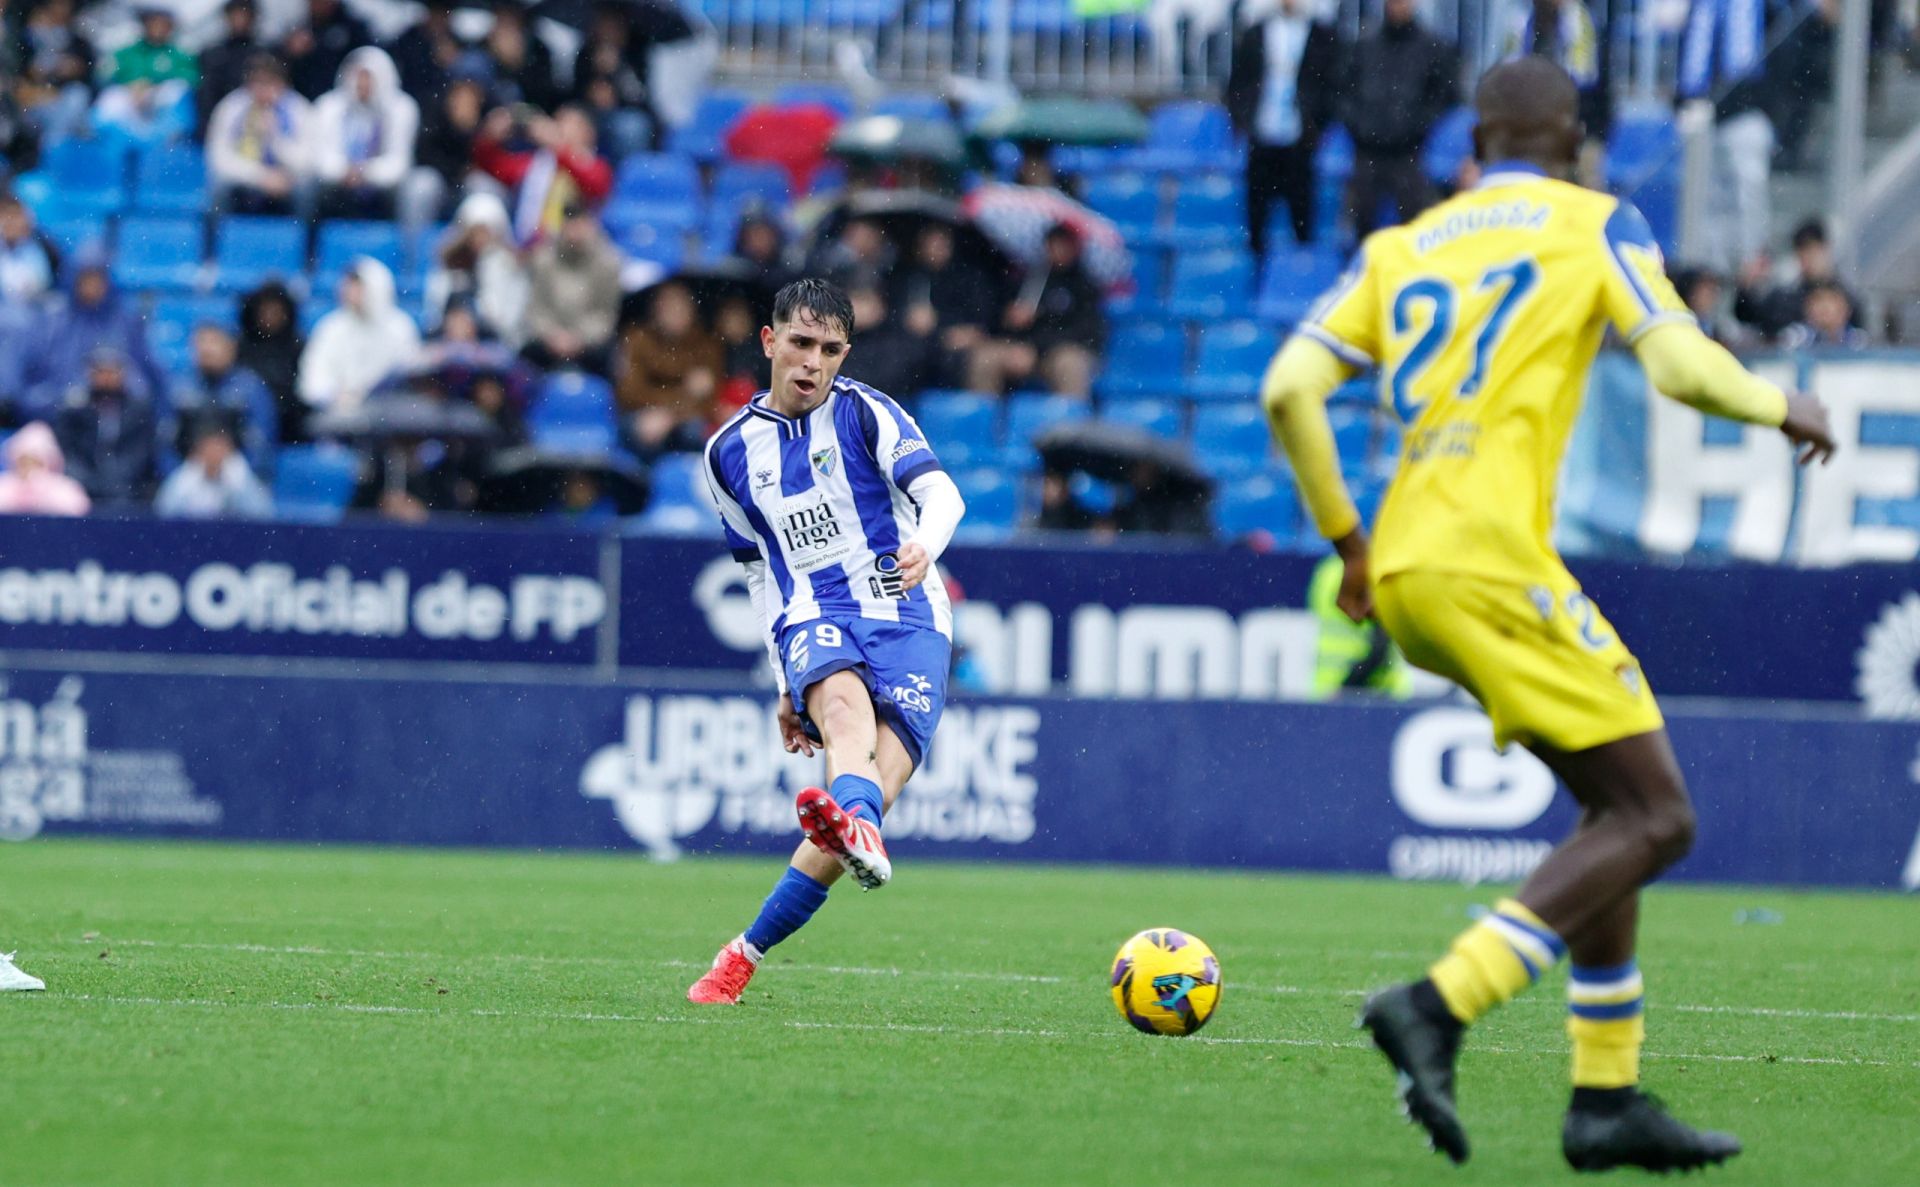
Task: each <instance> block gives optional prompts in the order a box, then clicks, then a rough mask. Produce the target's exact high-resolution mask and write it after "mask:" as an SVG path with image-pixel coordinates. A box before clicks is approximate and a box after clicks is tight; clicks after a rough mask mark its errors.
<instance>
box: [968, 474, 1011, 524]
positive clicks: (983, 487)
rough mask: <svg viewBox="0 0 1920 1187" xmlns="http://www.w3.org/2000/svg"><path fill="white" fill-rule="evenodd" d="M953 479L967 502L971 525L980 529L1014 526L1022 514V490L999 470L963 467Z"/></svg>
mask: <svg viewBox="0 0 1920 1187" xmlns="http://www.w3.org/2000/svg"><path fill="white" fill-rule="evenodd" d="M953 482H954V485H955V486H958V487H959V488H960V496H961V497H962V498H964V499H965V500H966V501H967V520H966V522H967V526H968V527H970V528H972V529H975V530H978V529H981V528H997V529H1000V530H1002V531H1005V530H1009V529H1011V528H1012V527H1013V526H1014V525H1015V523H1016V522H1017V521H1018V520H1019V517H1020V491H1019V488H1018V487H1017V486H1015V484H1014V482H1013V480H1012V479H1010V478H1008V477H1007V476H1006V475H1005V474H1003V473H1001V472H1000V471H998V470H988V469H972V470H961V471H958V472H957V473H955V474H954V476H953Z"/></svg>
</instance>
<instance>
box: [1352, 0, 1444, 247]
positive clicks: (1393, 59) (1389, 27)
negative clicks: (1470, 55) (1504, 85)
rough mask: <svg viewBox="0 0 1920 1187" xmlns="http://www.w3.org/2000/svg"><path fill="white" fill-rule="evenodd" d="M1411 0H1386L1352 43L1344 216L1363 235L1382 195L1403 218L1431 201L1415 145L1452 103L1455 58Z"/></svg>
mask: <svg viewBox="0 0 1920 1187" xmlns="http://www.w3.org/2000/svg"><path fill="white" fill-rule="evenodd" d="M1416 12H1417V7H1416V4H1415V0H1386V6H1385V8H1384V10H1383V13H1382V19H1381V22H1380V24H1379V25H1378V26H1377V27H1376V28H1375V29H1374V30H1373V31H1372V32H1371V33H1369V34H1368V35H1367V36H1365V37H1362V38H1361V39H1360V41H1359V42H1358V43H1357V44H1355V45H1354V47H1353V54H1352V59H1351V61H1350V62H1349V64H1348V68H1347V70H1346V76H1347V78H1348V79H1349V80H1350V83H1351V85H1350V86H1348V87H1347V88H1346V90H1345V93H1344V95H1343V102H1342V104H1341V117H1340V118H1341V122H1342V123H1344V124H1346V126H1347V131H1348V133H1350V134H1351V135H1352V136H1353V176H1352V178H1350V179H1349V180H1348V183H1347V215H1348V217H1349V218H1350V219H1351V220H1352V222H1353V233H1354V234H1355V235H1356V236H1358V237H1361V238H1364V237H1365V236H1367V235H1368V234H1369V233H1371V232H1372V231H1373V230H1374V229H1375V228H1376V227H1378V226H1380V225H1381V223H1380V202H1381V199H1382V198H1387V197H1390V198H1391V199H1392V200H1393V208H1394V217H1395V219H1396V220H1397V221H1399V222H1405V221H1406V220H1407V219H1410V218H1412V217H1413V216H1414V215H1416V214H1419V213H1420V212H1421V211H1422V210H1425V209H1426V208H1427V207H1428V206H1429V205H1430V204H1431V203H1432V202H1433V187H1432V185H1431V184H1430V183H1429V182H1428V181H1427V174H1426V170H1425V169H1423V168H1421V165H1420V146H1421V145H1422V144H1424V143H1426V139H1427V133H1429V132H1431V131H1432V130H1433V125H1434V124H1436V123H1438V122H1439V120H1440V117H1441V116H1443V115H1445V114H1446V113H1447V112H1448V110H1449V109H1451V108H1452V107H1453V105H1454V104H1455V103H1457V102H1459V98H1460V83H1459V69H1460V67H1459V59H1458V55H1457V54H1455V52H1454V48H1453V46H1452V45H1451V44H1449V43H1448V42H1447V41H1445V40H1444V39H1442V38H1440V37H1438V36H1436V35H1435V34H1433V33H1431V32H1429V31H1428V30H1427V29H1425V28H1423V27H1422V26H1421V24H1420V22H1419V20H1418V19H1417V17H1416Z"/></svg>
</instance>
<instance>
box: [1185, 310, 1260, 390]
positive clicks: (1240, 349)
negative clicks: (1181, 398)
mask: <svg viewBox="0 0 1920 1187" xmlns="http://www.w3.org/2000/svg"><path fill="white" fill-rule="evenodd" d="M1279 347H1280V336H1279V335H1278V334H1276V333H1274V331H1272V330H1271V329H1268V328H1267V327H1266V326H1263V325H1260V324H1259V323H1257V322H1251V321H1230V322H1220V323H1218V324H1214V325H1209V326H1205V327H1203V328H1202V329H1201V331H1200V357H1199V359H1198V360H1197V361H1196V362H1195V363H1194V369H1193V374H1192V375H1189V376H1188V377H1187V386H1186V392H1187V394H1188V395H1189V396H1191V397H1193V398H1194V399H1195V400H1245V399H1248V398H1250V397H1251V396H1252V395H1253V394H1254V393H1255V392H1258V391H1259V390H1260V377H1261V376H1262V375H1264V374H1266V370H1267V364H1268V363H1269V362H1271V361H1272V360H1273V354H1274V352H1275V351H1276V350H1278V349H1279Z"/></svg>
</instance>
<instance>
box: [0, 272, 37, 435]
mask: <svg viewBox="0 0 1920 1187" xmlns="http://www.w3.org/2000/svg"><path fill="white" fill-rule="evenodd" d="M45 335H46V328H45V322H44V318H43V316H42V314H41V312H40V303H39V302H37V301H5V300H0V428H10V427H12V426H14V425H17V424H21V423H22V422H23V421H24V420H25V419H26V417H25V416H24V415H23V411H22V406H23V405H24V404H25V403H26V402H27V401H26V397H27V395H28V382H27V376H28V370H29V365H30V364H31V363H32V361H33V356H34V352H35V351H37V350H38V349H39V347H40V342H41V340H42V339H43V338H44V337H45Z"/></svg>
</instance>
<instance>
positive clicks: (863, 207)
mask: <svg viewBox="0 0 1920 1187" xmlns="http://www.w3.org/2000/svg"><path fill="white" fill-rule="evenodd" d="M857 218H858V219H866V220H867V221H869V222H872V223H874V224H876V225H877V226H879V228H880V230H881V231H882V232H883V233H885V235H886V237H887V240H888V241H889V242H890V243H892V244H894V246H895V248H896V249H897V250H899V251H900V253H901V254H902V256H905V255H906V254H907V253H909V252H911V251H912V249H913V245H914V242H915V241H916V240H917V239H918V238H919V236H920V228H922V227H924V226H927V225H928V224H930V223H937V224H940V225H942V226H945V227H947V228H949V229H950V230H952V232H953V254H954V256H955V257H956V258H958V259H962V260H969V261H971V262H972V263H973V264H974V265H975V266H977V267H979V268H980V269H981V270H982V271H983V272H985V273H986V275H987V276H989V277H991V278H993V279H994V280H996V281H999V280H1003V279H1004V278H1006V277H1008V276H1010V275H1012V274H1013V271H1014V266H1013V260H1012V259H1011V258H1010V257H1009V256H1008V255H1007V253H1006V252H1005V251H1003V250H1001V248H1000V245H999V244H997V243H995V242H994V241H993V240H992V239H989V238H988V237H987V236H986V234H985V233H984V232H982V231H981V230H980V228H979V227H977V226H975V225H974V223H973V220H971V219H969V218H968V217H967V215H966V212H965V211H964V210H962V209H961V207H960V203H959V202H956V201H955V200H953V199H952V198H949V197H946V196H945V195H942V194H935V193H930V192H928V191H926V190H863V191H861V192H859V193H856V194H853V195H852V196H850V197H848V198H846V199H844V200H842V201H841V202H840V203H839V204H838V205H836V206H834V207H833V208H832V209H830V210H828V211H827V212H826V213H825V214H823V215H821V216H820V221H819V222H817V223H815V224H814V228H813V241H812V243H811V244H810V245H809V247H808V252H807V254H808V257H809V258H811V257H812V256H813V254H814V253H815V252H817V251H818V250H819V249H820V248H821V246H822V245H824V244H826V243H828V242H830V241H832V239H833V238H834V237H835V236H837V235H839V234H840V231H841V229H842V228H844V227H845V226H846V225H847V224H848V223H849V222H851V221H853V220H854V219H857Z"/></svg>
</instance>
